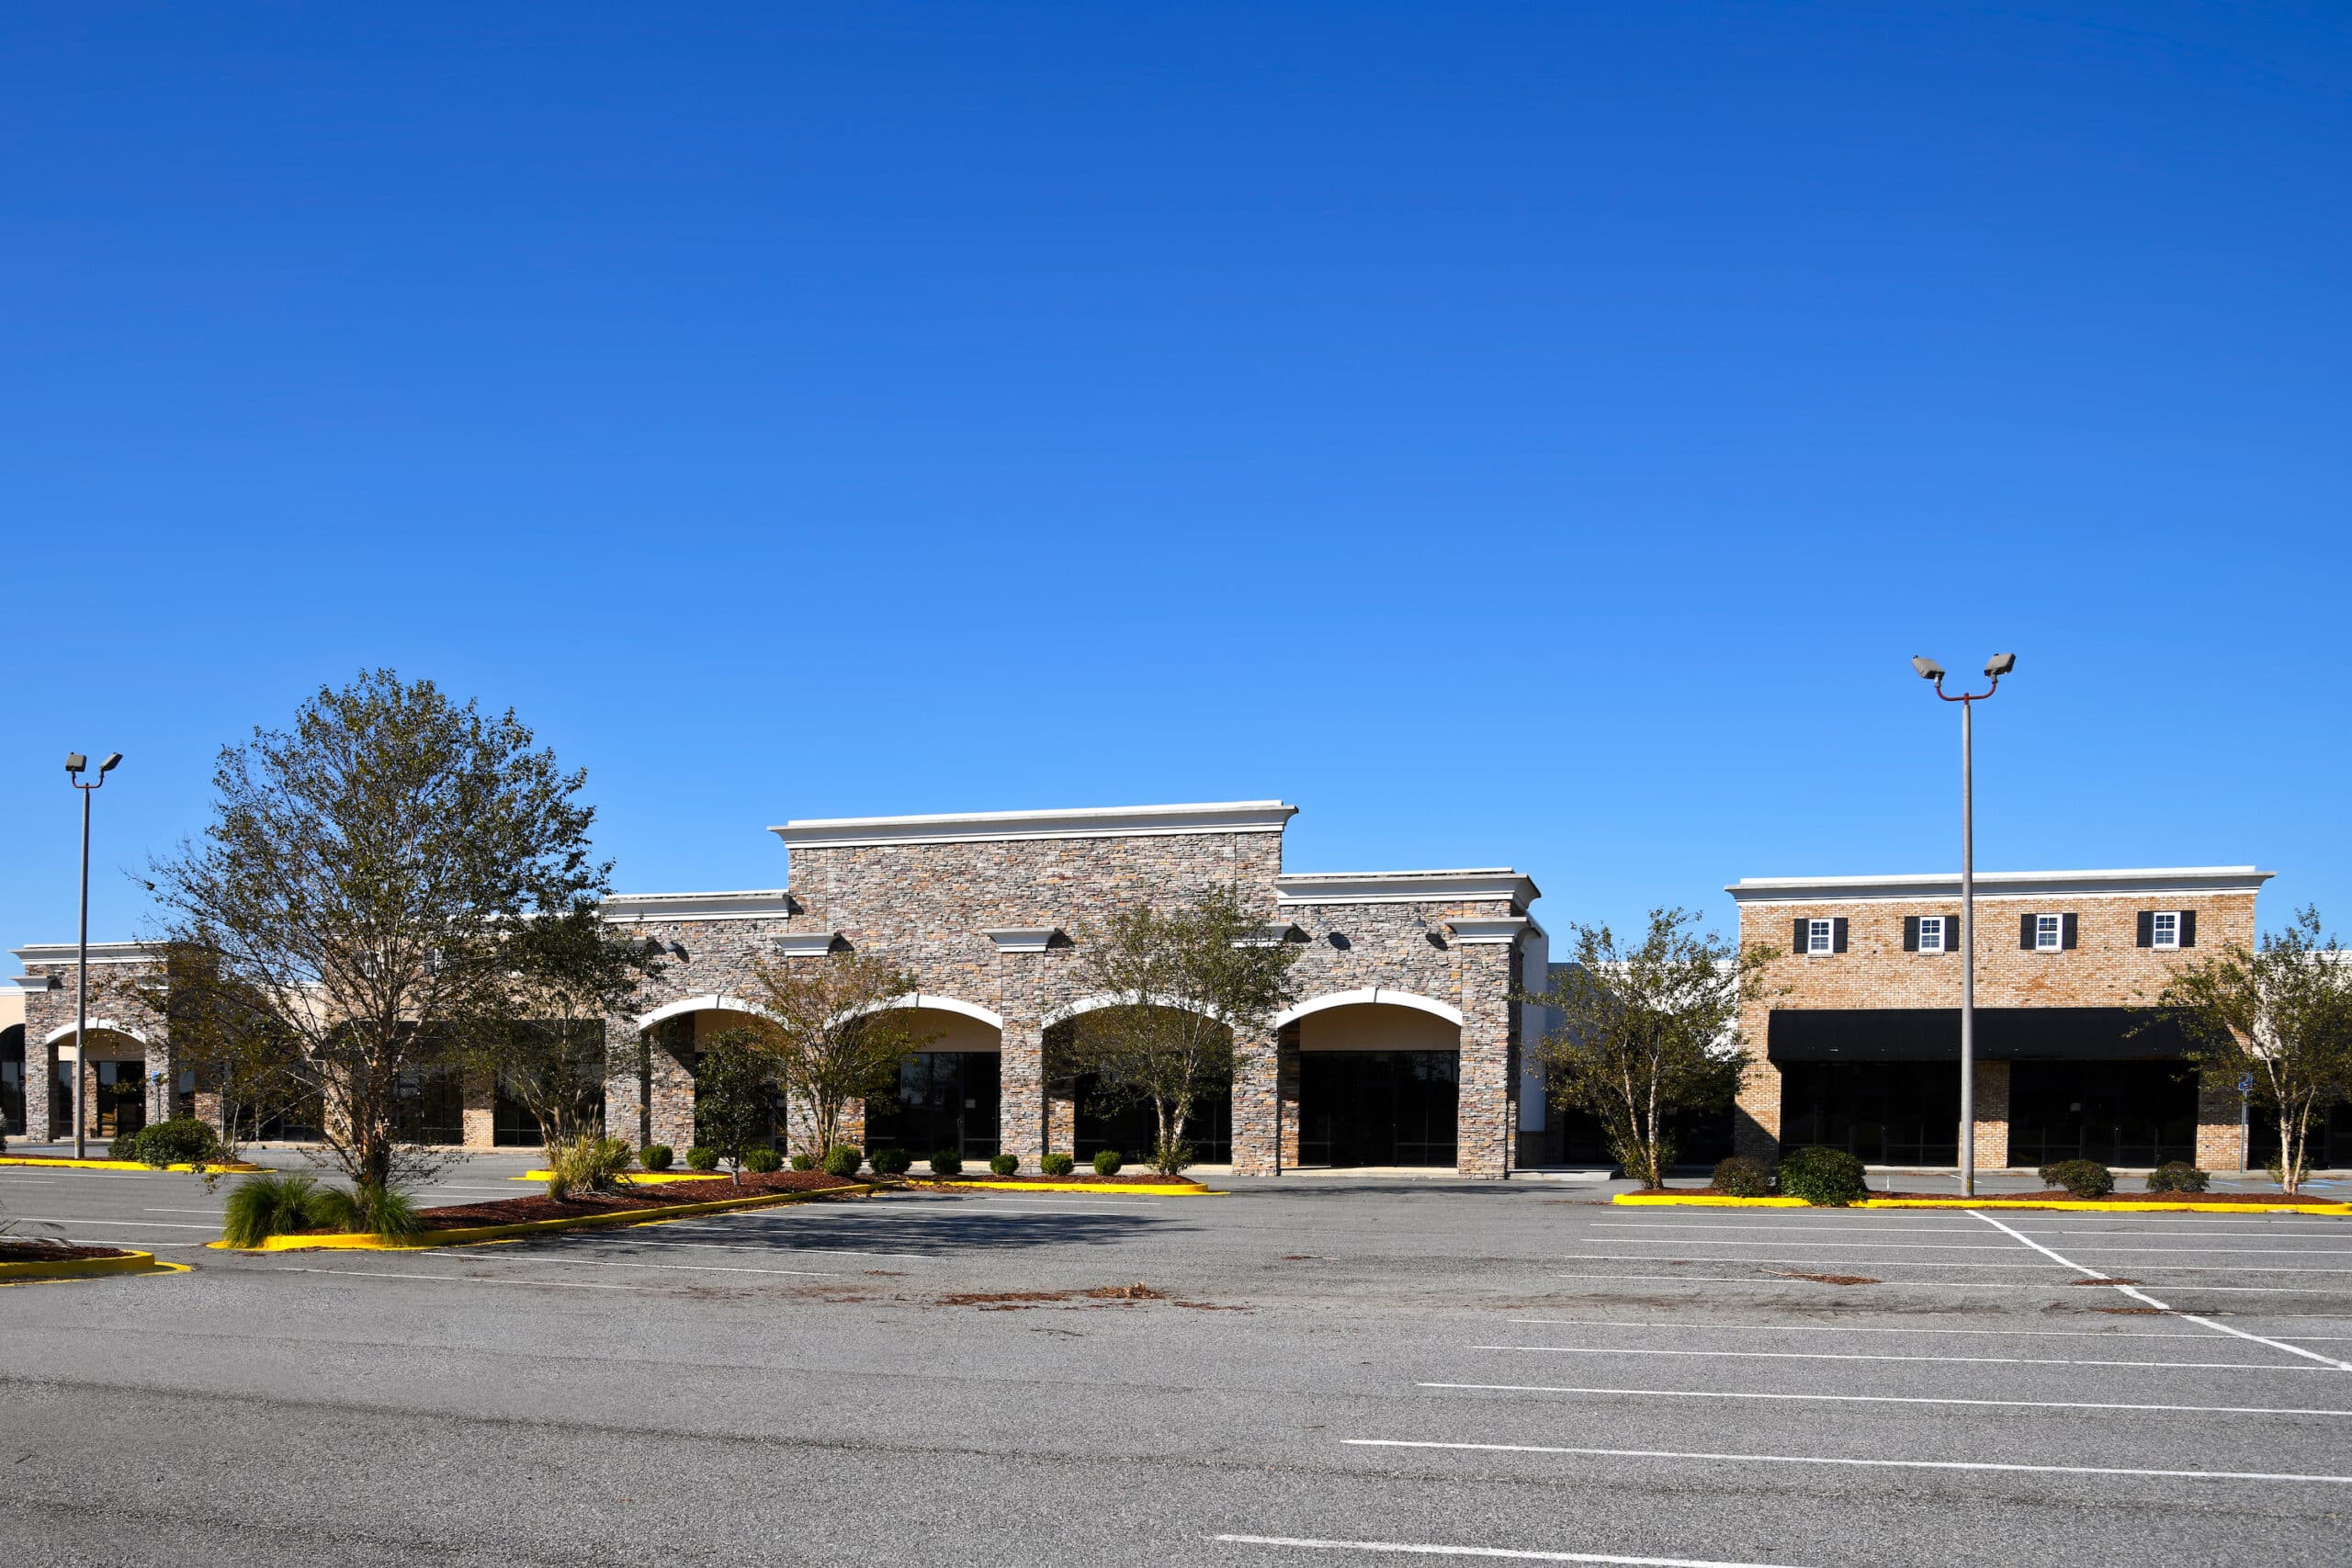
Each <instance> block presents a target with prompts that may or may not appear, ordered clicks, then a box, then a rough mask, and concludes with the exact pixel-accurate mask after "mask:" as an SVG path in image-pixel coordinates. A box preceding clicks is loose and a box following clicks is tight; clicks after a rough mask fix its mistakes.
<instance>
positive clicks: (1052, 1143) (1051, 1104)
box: [1046, 1094, 1078, 1155]
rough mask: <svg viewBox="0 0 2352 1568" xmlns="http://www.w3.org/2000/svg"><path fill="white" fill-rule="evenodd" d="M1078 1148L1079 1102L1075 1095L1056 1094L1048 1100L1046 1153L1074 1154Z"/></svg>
mask: <svg viewBox="0 0 2352 1568" xmlns="http://www.w3.org/2000/svg"><path fill="white" fill-rule="evenodd" d="M1077 1148H1078V1100H1077V1098H1076V1097H1075V1095H1074V1094H1056V1095H1051V1096H1049V1097H1048V1098H1047V1099H1046V1153H1047V1154H1061V1155H1066V1154H1072V1153H1075V1152H1076V1151H1077Z"/></svg>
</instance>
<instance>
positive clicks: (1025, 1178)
mask: <svg viewBox="0 0 2352 1568" xmlns="http://www.w3.org/2000/svg"><path fill="white" fill-rule="evenodd" d="M906 1179H907V1180H909V1181H911V1182H915V1183H917V1184H918V1185H920V1184H922V1183H924V1182H932V1181H1017V1182H1019V1183H1020V1184H1021V1185H1022V1186H1023V1187H1076V1186H1079V1185H1080V1184H1081V1183H1083V1184H1085V1185H1087V1186H1098V1187H1172V1186H1184V1187H1198V1186H1199V1185H1200V1183H1199V1182H1197V1181H1195V1180H1193V1179H1192V1178H1191V1177H1189V1176H1161V1175H1159V1173H1158V1172H1156V1171H1148V1170H1123V1171H1121V1172H1119V1174H1118V1175H1116V1176H1097V1175H1095V1174H1094V1173H1093V1172H1092V1171H1091V1170H1088V1171H1077V1170H1073V1171H1071V1172H1070V1173H1069V1175H1068V1176H1045V1175H1041V1174H1038V1173H1036V1172H1034V1171H1026V1170H1016V1171H1014V1172H1013V1173H1012V1175H1011V1176H999V1175H998V1174H997V1173H996V1172H994V1171H992V1170H990V1169H989V1168H988V1167H986V1166H982V1167H981V1168H979V1169H978V1170H967V1171H966V1172H965V1173H964V1174H963V1175H961V1176H923V1175H917V1174H916V1173H915V1172H913V1171H909V1172H908V1173H907V1175H906Z"/></svg>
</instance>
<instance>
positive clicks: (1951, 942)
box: [1944, 915, 1960, 953]
mask: <svg viewBox="0 0 2352 1568" xmlns="http://www.w3.org/2000/svg"><path fill="white" fill-rule="evenodd" d="M1944 951H1945V952H1946V953H1958V952H1959V951H1960V917H1959V916H1958V915H1946V916H1945V917H1944Z"/></svg>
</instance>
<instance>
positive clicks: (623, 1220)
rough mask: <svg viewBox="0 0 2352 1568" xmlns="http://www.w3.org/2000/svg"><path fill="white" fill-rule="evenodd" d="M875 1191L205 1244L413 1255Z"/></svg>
mask: <svg viewBox="0 0 2352 1568" xmlns="http://www.w3.org/2000/svg"><path fill="white" fill-rule="evenodd" d="M874 1191H875V1188H874V1187H873V1185H872V1184H871V1183H868V1182H863V1181H861V1182H857V1183H855V1184H854V1185H852V1186H848V1187H827V1188H821V1189H820V1190H817V1191H814V1192H755V1193H752V1194H750V1195H749V1196H747V1197H742V1198H720V1199H717V1200H715V1201H710V1202H707V1203H666V1204H663V1205H662V1207H660V1208H658V1209H620V1210H616V1211H615V1212H614V1213H609V1214H576V1215H573V1216H571V1217H570V1218H568V1219H560V1220H519V1221H516V1222H515V1224H504V1225H460V1226H458V1227H457V1228H455V1229H452V1230H444V1231H419V1232H418V1233H417V1234H416V1235H412V1236H402V1237H401V1239H400V1240H398V1241H387V1240H385V1239H384V1238H383V1237H382V1236H379V1235H362V1234H357V1233H352V1232H345V1233H342V1234H338V1235H274V1236H270V1237H268V1238H266V1239H265V1240H264V1241H263V1242H262V1244H261V1245H260V1246H259V1247H231V1246H230V1245H229V1244H228V1243H227V1242H226V1241H208V1242H206V1243H205V1244H204V1245H205V1246H206V1247H210V1248H212V1249H213V1250H215V1251H218V1252H413V1251H416V1250H417V1249H419V1248H421V1247H463V1246H465V1245H467V1244H469V1243H471V1242H477V1241H504V1240H507V1239H508V1238H510V1237H514V1236H525V1235H551V1234H553V1233H555V1232H557V1231H577V1230H594V1229H598V1228H601V1227H603V1226H607V1225H656V1224H662V1222H663V1221H665V1220H683V1219H689V1218H692V1217H693V1216H694V1215H696V1214H720V1213H727V1212H728V1211H729V1210H731V1209H764V1208H772V1207H774V1206H775V1205H777V1204H780V1203H805V1202H809V1201H812V1200H815V1199H820V1198H841V1197H847V1196H850V1195H853V1194H854V1195H856V1196H859V1197H864V1196H867V1195H869V1194H871V1193H872V1192H874Z"/></svg>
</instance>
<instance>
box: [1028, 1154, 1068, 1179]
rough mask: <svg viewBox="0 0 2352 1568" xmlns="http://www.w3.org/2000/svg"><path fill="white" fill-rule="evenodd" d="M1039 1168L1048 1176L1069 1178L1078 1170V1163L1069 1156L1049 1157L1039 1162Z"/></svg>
mask: <svg viewBox="0 0 2352 1568" xmlns="http://www.w3.org/2000/svg"><path fill="white" fill-rule="evenodd" d="M1037 1168H1038V1169H1039V1170H1042V1171H1044V1172H1045V1173H1046V1175H1047V1176H1068V1175H1069V1173H1070V1172H1071V1171H1073V1170H1075V1169H1077V1168H1078V1161H1076V1160H1074V1159H1072V1158H1071V1157H1070V1156H1068V1155H1047V1156H1046V1157H1045V1158H1044V1159H1041V1160H1039V1161H1038V1162H1037Z"/></svg>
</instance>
